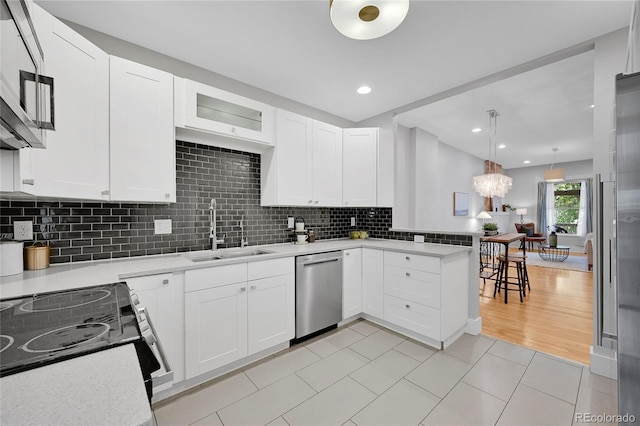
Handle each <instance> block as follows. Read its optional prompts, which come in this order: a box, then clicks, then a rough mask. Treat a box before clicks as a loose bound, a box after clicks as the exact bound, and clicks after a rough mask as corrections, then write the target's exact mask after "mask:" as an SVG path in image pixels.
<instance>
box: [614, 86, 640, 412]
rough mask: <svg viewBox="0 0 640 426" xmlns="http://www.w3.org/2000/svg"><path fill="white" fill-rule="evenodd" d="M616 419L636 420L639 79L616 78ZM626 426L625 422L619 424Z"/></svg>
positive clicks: (639, 366)
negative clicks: (627, 418) (624, 417)
mask: <svg viewBox="0 0 640 426" xmlns="http://www.w3.org/2000/svg"><path fill="white" fill-rule="evenodd" d="M615 158H616V255H617V259H616V272H617V273H616V276H617V287H618V297H617V299H618V406H619V411H618V414H619V415H621V416H624V415H625V414H629V415H633V416H635V420H636V421H638V420H639V419H640V73H636V74H630V75H618V76H617V77H616V154H615ZM629 423H630V422H629ZM621 424H626V422H624V421H623V422H621Z"/></svg>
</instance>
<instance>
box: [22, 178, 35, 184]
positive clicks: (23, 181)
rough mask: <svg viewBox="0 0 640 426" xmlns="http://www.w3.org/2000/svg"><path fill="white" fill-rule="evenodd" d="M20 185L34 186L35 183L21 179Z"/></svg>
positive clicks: (31, 180)
mask: <svg viewBox="0 0 640 426" xmlns="http://www.w3.org/2000/svg"><path fill="white" fill-rule="evenodd" d="M22 184H23V185H35V181H34V180H33V179H23V180H22Z"/></svg>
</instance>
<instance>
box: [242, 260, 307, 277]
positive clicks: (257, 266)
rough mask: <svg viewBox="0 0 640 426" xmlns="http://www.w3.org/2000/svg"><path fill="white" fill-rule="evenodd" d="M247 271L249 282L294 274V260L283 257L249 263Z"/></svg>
mask: <svg viewBox="0 0 640 426" xmlns="http://www.w3.org/2000/svg"><path fill="white" fill-rule="evenodd" d="M247 270H248V279H249V281H251V280H259V279H261V278H268V277H277V276H278V275H288V274H293V273H294V272H295V265H294V258H293V257H285V258H282V259H271V260H259V261H257V262H249V264H248V267H247Z"/></svg>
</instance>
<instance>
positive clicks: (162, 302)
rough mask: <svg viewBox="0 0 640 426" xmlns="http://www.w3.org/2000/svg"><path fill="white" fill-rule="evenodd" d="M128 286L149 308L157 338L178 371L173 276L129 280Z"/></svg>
mask: <svg viewBox="0 0 640 426" xmlns="http://www.w3.org/2000/svg"><path fill="white" fill-rule="evenodd" d="M127 285H128V286H129V288H130V289H131V290H132V291H133V292H134V293H135V294H137V295H138V298H139V299H140V304H141V305H142V306H144V307H145V308H147V314H148V315H149V316H150V317H151V322H152V323H153V326H154V328H155V332H156V337H157V338H158V340H160V343H161V344H162V348H163V349H164V352H165V355H166V356H167V358H168V360H169V365H170V366H171V367H172V368H174V369H176V368H177V365H176V361H177V358H178V354H177V351H178V350H179V348H177V347H176V345H175V344H174V342H175V341H176V340H178V339H176V336H175V335H174V333H175V330H174V324H176V323H177V322H178V318H176V306H175V305H176V304H175V298H174V295H173V291H172V290H173V287H172V274H159V275H150V276H146V277H138V278H129V279H127ZM180 312H181V310H180ZM180 349H182V348H180ZM174 378H175V372H174ZM164 387H166V385H165V386H163V388H164ZM156 390H158V389H156Z"/></svg>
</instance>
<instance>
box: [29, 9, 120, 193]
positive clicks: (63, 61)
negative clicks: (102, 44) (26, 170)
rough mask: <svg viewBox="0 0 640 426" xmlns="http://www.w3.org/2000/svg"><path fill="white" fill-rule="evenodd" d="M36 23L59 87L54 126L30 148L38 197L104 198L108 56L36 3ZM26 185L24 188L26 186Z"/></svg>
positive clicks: (48, 71)
mask: <svg viewBox="0 0 640 426" xmlns="http://www.w3.org/2000/svg"><path fill="white" fill-rule="evenodd" d="M33 11H34V12H35V13H34V14H33V19H34V25H35V27H36V32H37V34H38V37H39V39H40V43H41V44H42V47H43V50H44V52H45V55H46V56H45V75H47V76H50V77H53V79H54V88H55V92H54V93H55V100H54V108H55V109H54V121H55V130H47V131H46V133H47V149H37V150H31V151H33V152H32V153H31V154H32V161H33V185H31V186H32V187H33V191H30V192H32V193H35V194H36V195H40V196H53V197H62V198H82V199H86V200H106V199H108V195H107V194H108V193H106V192H105V191H107V190H108V189H109V56H108V55H107V54H106V53H105V52H103V51H102V50H100V49H99V48H98V47H97V46H95V45H94V44H92V43H91V42H89V41H88V40H87V39H85V38H84V37H82V36H81V35H80V34H78V33H76V32H75V31H73V30H72V29H71V28H69V27H68V26H66V25H64V24H63V23H62V22H60V21H59V20H58V19H56V18H54V17H53V16H52V15H50V14H49V13H47V12H46V11H44V10H43V9H42V8H40V7H38V6H37V5H34V6H33ZM25 188H26V187H24V188H23V189H25Z"/></svg>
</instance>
